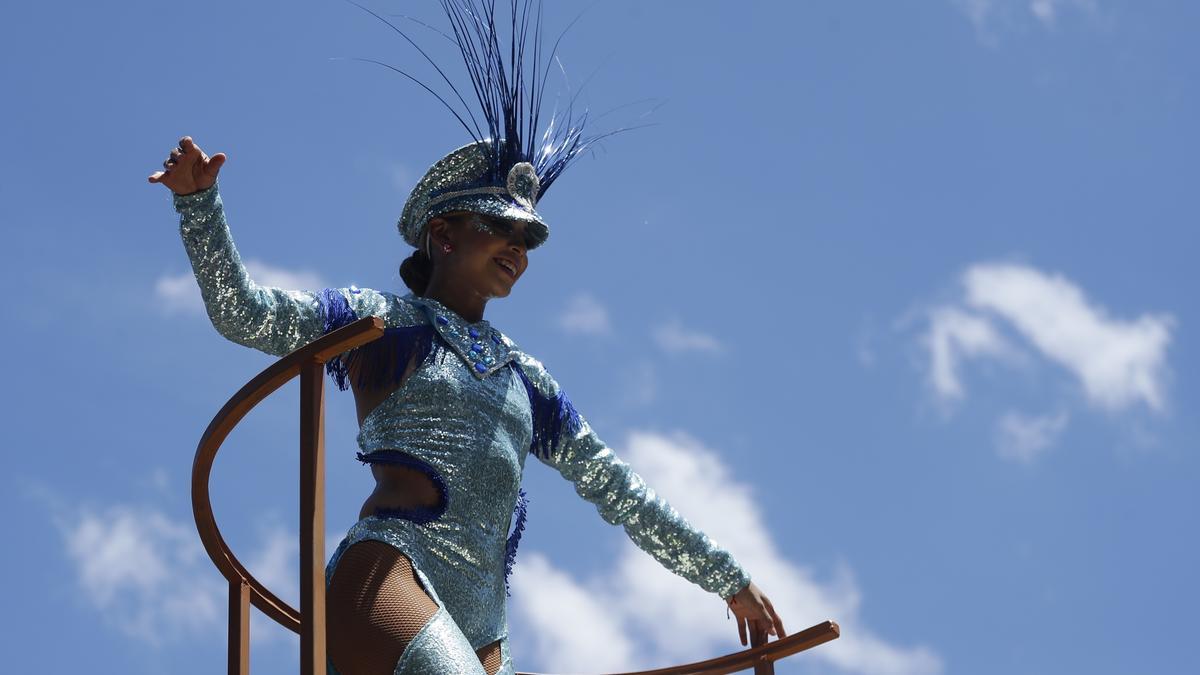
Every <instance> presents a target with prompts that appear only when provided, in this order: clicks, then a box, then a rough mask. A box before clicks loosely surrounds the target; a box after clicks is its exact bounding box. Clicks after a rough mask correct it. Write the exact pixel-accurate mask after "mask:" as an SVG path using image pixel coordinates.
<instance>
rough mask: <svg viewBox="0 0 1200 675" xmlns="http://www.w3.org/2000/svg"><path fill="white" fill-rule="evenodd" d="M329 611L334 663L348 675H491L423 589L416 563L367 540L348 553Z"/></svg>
mask: <svg viewBox="0 0 1200 675" xmlns="http://www.w3.org/2000/svg"><path fill="white" fill-rule="evenodd" d="M325 605H326V626H327V644H328V650H329V658H330V661H331V662H332V664H333V666H334V668H335V669H336V670H337V671H338V673H340V675H393V674H394V673H409V672H411V673H425V672H430V673H433V672H437V673H468V674H470V675H476V674H479V675H482V673H484V670H483V666H482V665H480V661H479V658H478V656H477V655H476V653H475V652H474V650H472V649H471V645H470V643H468V642H467V639H466V637H465V636H464V635H463V634H462V631H461V630H459V628H458V626H457V624H455V623H454V620H453V619H452V618H451V617H450V614H449V613H448V612H446V610H445V609H444V608H441V607H439V606H438V604H437V602H435V601H434V599H433V598H432V597H431V596H430V594H428V593H427V592H426V591H425V589H424V588H423V587H422V586H421V582H420V579H418V577H417V575H416V574H415V572H414V571H413V567H412V561H410V560H409V558H408V557H407V556H405V555H404V554H403V553H401V552H400V551H398V550H396V549H395V548H393V547H392V546H389V545H388V544H385V543H383V542H379V541H372V540H367V541H362V542H359V543H357V544H354V545H353V546H350V547H349V548H347V549H346V551H345V552H343V554H342V557H341V558H340V559H339V561H338V563H337V567H336V569H335V570H334V573H333V576H332V578H331V579H330V583H329V591H328V593H327V597H326V602H325Z"/></svg>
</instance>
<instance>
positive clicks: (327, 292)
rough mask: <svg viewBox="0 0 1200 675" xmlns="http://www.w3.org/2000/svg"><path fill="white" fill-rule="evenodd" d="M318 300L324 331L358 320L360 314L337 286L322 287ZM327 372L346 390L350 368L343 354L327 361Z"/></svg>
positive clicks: (339, 386)
mask: <svg viewBox="0 0 1200 675" xmlns="http://www.w3.org/2000/svg"><path fill="white" fill-rule="evenodd" d="M318 301H319V303H320V312H321V322H322V324H323V327H324V333H329V332H331V331H335V330H337V329H339V328H342V327H344V326H348V325H350V324H352V323H354V322H355V321H357V320H358V314H357V313H355V311H354V310H353V309H351V307H350V303H349V302H346V296H344V295H342V294H341V293H339V292H338V291H337V289H335V288H325V289H322V290H321V292H320V294H319V296H318ZM325 372H327V373H329V375H330V377H332V378H333V381H334V382H337V386H338V389H341V390H342V391H345V390H346V387H347V386H348V385H347V378H348V376H349V368H348V364H347V363H346V362H345V361H344V360H343V359H342V357H341V356H338V357H336V358H333V359H330V360H329V361H328V362H326V363H325Z"/></svg>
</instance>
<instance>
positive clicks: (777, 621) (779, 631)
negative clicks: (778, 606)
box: [763, 597, 787, 638]
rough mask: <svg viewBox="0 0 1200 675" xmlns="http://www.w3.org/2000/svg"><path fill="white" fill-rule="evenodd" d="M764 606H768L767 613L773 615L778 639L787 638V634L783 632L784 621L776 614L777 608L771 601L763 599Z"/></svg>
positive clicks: (772, 619)
mask: <svg viewBox="0 0 1200 675" xmlns="http://www.w3.org/2000/svg"><path fill="white" fill-rule="evenodd" d="M763 604H764V605H766V606H767V612H769V613H770V614H771V621H773V622H774V623H775V634H776V635H777V636H778V637H781V638H782V637H787V632H786V631H784V630H783V619H780V618H779V614H778V613H776V612H775V606H774V605H772V604H771V601H770V600H768V599H766V598H765V597H764V598H763Z"/></svg>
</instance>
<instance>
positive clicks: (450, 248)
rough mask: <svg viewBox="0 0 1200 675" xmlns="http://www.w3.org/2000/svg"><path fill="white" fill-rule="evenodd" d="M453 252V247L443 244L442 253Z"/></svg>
mask: <svg viewBox="0 0 1200 675" xmlns="http://www.w3.org/2000/svg"><path fill="white" fill-rule="evenodd" d="M451 250H453V247H452V246H450V244H442V251H443V252H445V253H449V252H450V251H451Z"/></svg>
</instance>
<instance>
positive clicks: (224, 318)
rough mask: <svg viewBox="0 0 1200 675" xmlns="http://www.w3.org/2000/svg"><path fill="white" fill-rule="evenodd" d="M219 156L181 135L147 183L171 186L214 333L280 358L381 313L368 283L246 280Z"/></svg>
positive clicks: (222, 158) (381, 305) (382, 305)
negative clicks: (220, 181) (304, 286)
mask: <svg viewBox="0 0 1200 675" xmlns="http://www.w3.org/2000/svg"><path fill="white" fill-rule="evenodd" d="M224 161H225V155H224V154H222V153H217V154H216V155H213V156H212V157H211V158H210V157H208V156H207V155H205V154H204V153H203V152H202V151H201V150H200V148H199V147H198V146H196V145H195V143H193V142H192V139H191V138H190V137H187V136H185V137H183V138H182V139H181V140H180V143H179V147H178V148H176V149H175V150H174V151H172V153H171V158H170V159H168V160H167V161H166V162H164V163H163V168H164V169H165V171H162V172H158V173H155V174H154V175H151V176H150V182H152V183H163V184H164V185H166V186H167V187H168V188H170V189H171V191H172V193H173V199H174V204H175V210H176V211H178V212H179V215H180V220H179V231H180V235H181V236H182V237H183V244H184V248H185V249H186V250H187V254H188V258H189V259H190V260H191V263H192V271H193V272H195V274H196V281H197V282H198V283H199V285H200V294H201V296H202V297H203V299H204V307H205V309H206V310H207V311H208V316H209V318H210V319H211V320H212V324H213V326H214V327H215V328H216V329H217V331H218V332H219V333H220V334H221V335H223V336H225V337H226V338H229V339H230V340H232V341H234V342H237V343H238V344H242V345H246V346H247V347H253V348H254V349H258V350H261V351H264V352H266V353H268V354H274V355H277V356H282V355H284V354H287V353H288V352H290V351H292V350H294V349H297V348H298V347H301V346H303V345H305V344H307V343H309V342H311V341H312V340H314V339H316V338H317V337H320V336H321V335H323V334H324V333H325V332H326V331H328V330H330V329H332V328H337V327H340V326H341V325H344V324H345V323H346V322H347V319H348V318H358V317H362V316H368V315H374V314H379V313H381V312H382V311H384V309H385V306H386V299H385V298H383V296H382V295H381V294H379V293H376V292H375V291H368V290H367V289H362V290H359V289H324V290H321V291H309V290H288V289H282V288H272V287H267V286H260V285H258V284H256V283H255V282H254V280H253V279H251V278H250V275H249V274H248V273H247V272H246V268H245V266H244V265H243V264H242V260H241V257H240V256H239V255H238V251H237V247H235V246H234V243H233V237H232V236H231V234H230V232H229V226H228V224H227V223H226V222H225V211H224V208H223V206H222V203H221V196H220V194H219V192H218V185H217V173H218V172H219V170H220V167H221V166H222V165H223V164H224Z"/></svg>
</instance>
